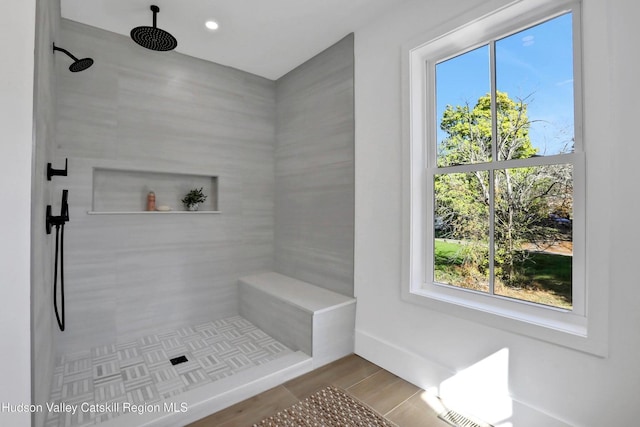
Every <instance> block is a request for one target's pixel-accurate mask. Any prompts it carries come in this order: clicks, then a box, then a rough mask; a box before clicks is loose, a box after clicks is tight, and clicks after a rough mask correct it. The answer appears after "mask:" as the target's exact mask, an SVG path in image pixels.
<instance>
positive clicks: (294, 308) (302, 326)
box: [238, 272, 356, 368]
mask: <svg viewBox="0 0 640 427" xmlns="http://www.w3.org/2000/svg"><path fill="white" fill-rule="evenodd" d="M238 284H239V288H240V289H239V292H240V315H241V316H242V317H244V318H245V319H247V320H249V321H250V322H252V323H254V324H255V325H256V326H258V327H259V328H260V329H262V330H263V331H265V332H266V333H267V334H269V335H271V336H272V337H273V338H275V339H277V340H278V341H280V342H282V343H283V344H285V345H286V346H288V347H289V348H291V349H293V350H299V351H302V352H304V353H306V354H308V355H310V356H312V358H313V367H314V368H316V367H319V366H322V365H325V364H327V363H330V362H332V361H334V360H336V359H339V358H341V357H343V356H346V355H348V354H351V353H353V349H354V330H355V314H356V299H355V298H352V297H348V296H345V295H342V294H339V293H337V292H333V291H330V290H328V289H324V288H321V287H319V286H315V285H312V284H310V283H307V282H303V281H301V280H297V279H294V278H292V277H288V276H284V275H282V274H279V273H272V272H269V273H261V274H255V275H252V276H246V277H242V278H240V279H239V281H238Z"/></svg>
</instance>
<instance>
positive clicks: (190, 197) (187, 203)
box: [182, 187, 207, 211]
mask: <svg viewBox="0 0 640 427" xmlns="http://www.w3.org/2000/svg"><path fill="white" fill-rule="evenodd" d="M205 200H207V196H205V194H204V192H203V191H202V187H200V189H197V188H194V189H193V190H190V191H189V192H188V193H187V194H186V195H185V196H184V198H183V199H182V204H184V207H185V208H187V210H189V211H197V210H198V205H199V204H200V203H202V202H204V201H205Z"/></svg>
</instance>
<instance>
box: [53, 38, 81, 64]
mask: <svg viewBox="0 0 640 427" xmlns="http://www.w3.org/2000/svg"><path fill="white" fill-rule="evenodd" d="M56 50H59V51H60V52H62V53H66V54H67V56H69V57H70V58H71V59H73V60H74V61H76V62H78V58H76V57H75V56H73V55H72V54H71V52H69V51H68V50H67V49H63V48H61V47H58V46H56V44H55V43H54V44H53V52H54V53H55V51H56Z"/></svg>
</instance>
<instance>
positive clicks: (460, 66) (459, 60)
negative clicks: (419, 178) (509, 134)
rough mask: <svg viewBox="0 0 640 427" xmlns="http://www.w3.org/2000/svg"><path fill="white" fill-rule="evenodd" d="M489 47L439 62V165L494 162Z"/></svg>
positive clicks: (437, 72)
mask: <svg viewBox="0 0 640 427" xmlns="http://www.w3.org/2000/svg"><path fill="white" fill-rule="evenodd" d="M489 75H490V67H489V46H488V45H485V46H482V47H479V48H477V49H475V50H472V51H470V52H467V53H464V54H462V55H460V56H456V57H455V58H452V59H449V60H447V61H444V62H441V63H439V64H437V65H436V114H437V116H436V118H437V125H438V131H437V138H436V139H437V141H438V147H437V148H438V150H437V151H438V157H437V164H438V167H443V166H451V165H460V164H469V163H483V162H488V161H491V96H490V91H491V86H490V81H491V80H490V77H489Z"/></svg>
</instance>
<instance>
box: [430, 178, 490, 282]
mask: <svg viewBox="0 0 640 427" xmlns="http://www.w3.org/2000/svg"><path fill="white" fill-rule="evenodd" d="M434 184H435V212H434V214H435V224H434V231H435V233H434V280H435V281H436V282H438V283H444V284H449V285H453V286H459V287H463V288H467V289H474V290H477V291H482V292H488V291H489V202H488V200H489V174H488V172H486V171H484V172H473V173H452V174H443V175H436V176H435V182H434Z"/></svg>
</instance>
